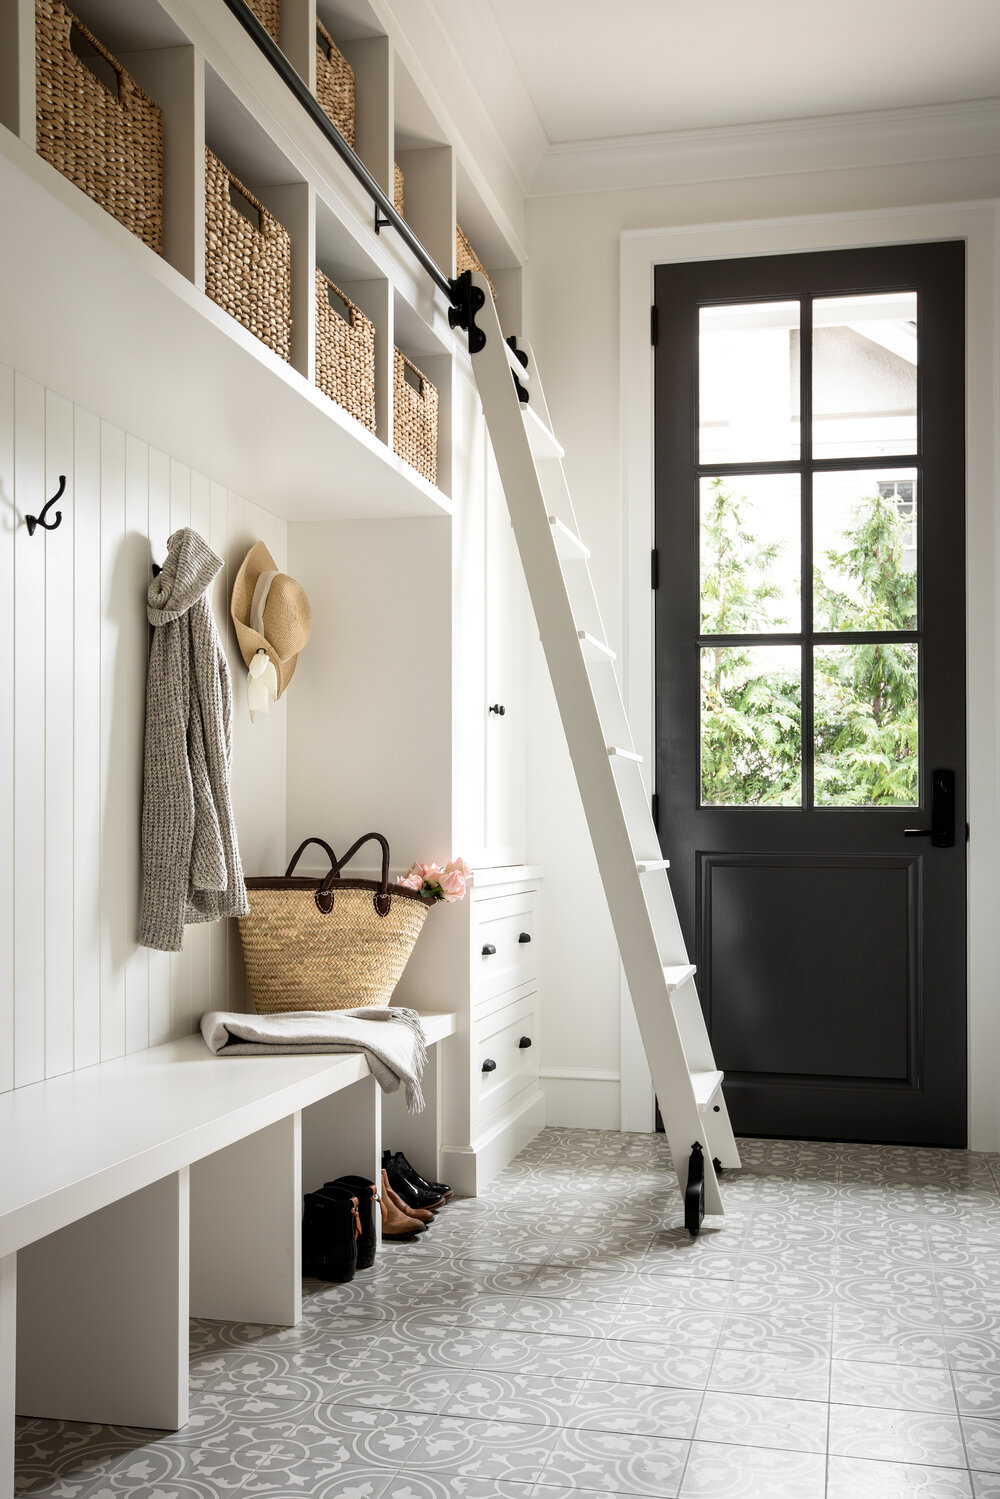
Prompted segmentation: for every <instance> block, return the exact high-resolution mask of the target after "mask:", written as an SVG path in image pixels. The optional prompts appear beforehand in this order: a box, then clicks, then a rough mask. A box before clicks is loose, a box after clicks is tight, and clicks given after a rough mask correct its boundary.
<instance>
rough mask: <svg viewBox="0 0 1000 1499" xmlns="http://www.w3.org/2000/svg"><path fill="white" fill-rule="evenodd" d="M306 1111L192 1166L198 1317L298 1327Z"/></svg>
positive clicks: (193, 1309)
mask: <svg viewBox="0 0 1000 1499" xmlns="http://www.w3.org/2000/svg"><path fill="white" fill-rule="evenodd" d="M301 1138H302V1137H301V1116H300V1115H299V1114H290V1115H289V1116H288V1118H287V1119H279V1120H278V1121H277V1123H276V1124H271V1125H268V1127H267V1128H266V1129H262V1130H258V1131H257V1133H256V1134H253V1135H247V1136H246V1138H245V1139H242V1140H237V1141H236V1142H235V1144H233V1145H229V1146H227V1147H226V1149H225V1150H217V1151H216V1152H215V1153H214V1154H213V1155H210V1156H206V1157H205V1158H204V1159H203V1160H200V1161H196V1162H195V1163H194V1165H193V1166H192V1167H191V1315H192V1316H193V1317H209V1318H216V1319H218V1320H219V1321H223V1322H264V1323H270V1324H276V1325H279V1326H282V1327H290V1326H292V1325H293V1324H294V1323H296V1322H298V1321H299V1319H300V1317H301V1316H302V1269H301V1259H302V1203H301V1176H302V1154H301Z"/></svg>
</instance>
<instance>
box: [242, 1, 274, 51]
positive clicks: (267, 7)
mask: <svg viewBox="0 0 1000 1499" xmlns="http://www.w3.org/2000/svg"><path fill="white" fill-rule="evenodd" d="M246 3H247V4H248V5H249V7H250V9H251V10H252V11H253V13H254V15H255V16H256V17H257V19H258V21H259V22H260V24H261V25H262V26H264V27H266V28H267V30H268V31H269V32H270V33H271V36H272V37H273V38H274V40H275V41H277V40H278V38H279V36H280V35H281V0H246Z"/></svg>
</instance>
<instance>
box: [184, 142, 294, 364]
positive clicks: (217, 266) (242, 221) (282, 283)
mask: <svg viewBox="0 0 1000 1499" xmlns="http://www.w3.org/2000/svg"><path fill="white" fill-rule="evenodd" d="M230 183H232V185H233V186H234V187H235V188H236V190H237V191H238V192H239V193H241V194H242V195H243V197H244V198H246V199H247V201H248V202H249V203H251V204H252V205H253V207H254V208H255V209H256V210H257V213H258V214H259V215H260V227H259V228H257V226H256V225H254V224H252V223H251V222H250V220H249V219H248V218H247V217H246V216H245V215H244V214H242V213H241V212H240V211H239V209H238V208H235V207H234V206H233V203H232V201H231V199H230V196H229V185H230ZM205 241H206V242H205V290H206V292H207V293H208V295H209V296H210V297H211V298H212V301H213V302H218V304H219V306H220V307H224V308H225V310H226V312H228V313H230V314H231V315H232V316H233V317H234V318H236V320H237V322H240V323H242V324H243V326H244V328H248V329H249V331H250V332H251V333H253V334H254V335H255V336H256V337H257V338H259V339H260V340H261V341H262V342H263V343H266V344H267V346H268V347H269V348H271V349H273V350H274V352H275V353H276V354H280V355H281V357H282V359H289V358H290V357H291V349H292V314H291V306H292V239H291V235H290V234H289V233H288V230H287V229H286V228H285V226H284V225H283V224H279V223H278V220H277V219H276V218H275V217H274V215H273V214H271V213H268V211H267V209H266V208H265V207H264V205H263V203H259V202H258V201H257V199H256V198H255V197H254V196H253V194H252V193H251V192H249V191H248V189H247V188H245V187H244V186H243V184H242V182H240V181H239V179H238V178H237V177H234V176H233V174H232V172H230V171H229V169H228V168H227V167H224V166H223V164H222V162H221V161H220V160H219V158H218V157H217V156H216V155H215V154H214V153H213V152H212V151H210V150H208V148H207V147H206V149H205Z"/></svg>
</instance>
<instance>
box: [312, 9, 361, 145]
mask: <svg viewBox="0 0 1000 1499" xmlns="http://www.w3.org/2000/svg"><path fill="white" fill-rule="evenodd" d="M316 98H317V99H318V100H319V102H320V103H321V104H322V106H323V109H324V110H325V112H326V113H327V114H328V115H329V116H330V119H331V120H332V121H333V123H334V124H335V125H336V127H337V129H338V130H339V131H340V133H341V135H342V136H343V137H344V139H345V141H346V142H347V144H348V145H349V146H350V147H351V149H352V150H353V149H354V69H353V68H352V67H351V65H350V63H349V62H348V61H347V58H346V57H345V56H344V54H343V53H342V52H341V51H340V50H339V48H338V47H337V44H336V42H335V41H334V39H333V37H332V36H331V35H330V33H329V32H328V31H327V29H326V27H325V26H324V25H323V22H322V21H319V20H317V22H316Z"/></svg>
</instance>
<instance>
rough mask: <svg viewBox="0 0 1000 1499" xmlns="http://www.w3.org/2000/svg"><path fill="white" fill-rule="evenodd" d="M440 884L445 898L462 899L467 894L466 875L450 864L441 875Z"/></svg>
mask: <svg viewBox="0 0 1000 1499" xmlns="http://www.w3.org/2000/svg"><path fill="white" fill-rule="evenodd" d="M440 885H441V889H442V892H443V893H444V898H445V900H461V899H462V897H463V895H464V894H465V875H464V874H463V873H462V871H461V870H460V869H452V868H451V866H450V865H449V867H448V868H447V869H446V870H445V872H444V873H443V874H442V876H441V880H440Z"/></svg>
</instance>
